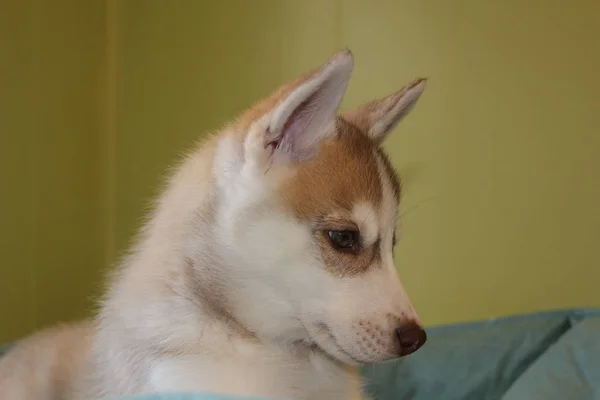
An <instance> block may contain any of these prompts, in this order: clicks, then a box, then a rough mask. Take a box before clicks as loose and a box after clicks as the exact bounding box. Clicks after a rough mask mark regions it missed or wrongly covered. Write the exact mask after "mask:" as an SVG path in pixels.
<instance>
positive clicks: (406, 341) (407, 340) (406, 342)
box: [396, 325, 427, 356]
mask: <svg viewBox="0 0 600 400" xmlns="http://www.w3.org/2000/svg"><path fill="white" fill-rule="evenodd" d="M396 335H397V336H398V339H399V340H400V356H406V355H409V354H412V353H414V352H415V351H417V350H419V349H420V348H421V346H423V344H424V343H425V341H427V333H425V330H423V328H421V327H420V326H418V325H406V326H401V327H399V328H396Z"/></svg>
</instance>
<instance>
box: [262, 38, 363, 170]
mask: <svg viewBox="0 0 600 400" xmlns="http://www.w3.org/2000/svg"><path fill="white" fill-rule="evenodd" d="M353 67H354V61H353V56H352V53H351V52H350V51H349V50H344V51H341V52H339V53H337V54H336V55H334V56H333V57H332V58H330V59H329V61H327V62H326V63H325V64H324V65H323V66H322V67H321V68H319V69H318V70H316V71H315V72H313V73H311V74H310V75H309V77H308V79H306V80H304V81H303V82H301V83H300V84H299V85H298V86H297V87H295V88H294V89H293V90H291V91H290V93H289V94H288V95H286V96H285V97H284V98H283V99H282V100H281V101H280V102H279V103H278V105H277V106H275V108H274V109H273V111H272V112H271V113H270V120H269V124H268V127H267V131H266V134H265V145H266V146H272V151H273V158H274V159H275V160H286V161H292V162H299V161H302V160H305V159H307V158H309V157H310V156H311V155H312V154H313V153H314V152H315V151H316V149H317V147H318V145H319V144H320V143H321V142H322V141H323V140H324V139H326V138H328V137H330V136H332V135H334V134H335V123H336V117H337V112H338V108H339V106H340V103H341V101H342V98H343V97H344V94H345V92H346V88H347V86H348V81H349V80H350V76H351V74H352V70H353Z"/></svg>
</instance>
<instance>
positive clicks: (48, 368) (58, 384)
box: [0, 321, 93, 400]
mask: <svg viewBox="0 0 600 400" xmlns="http://www.w3.org/2000/svg"><path fill="white" fill-rule="evenodd" d="M92 332H93V324H92V323H91V322H88V321H85V322H80V323H76V324H69V325H62V326H57V327H54V328H50V329H47V330H43V331H40V332H38V333H36V334H34V335H32V336H31V337H29V338H28V339H27V340H26V341H24V342H23V343H22V344H19V345H17V346H16V348H15V349H13V350H11V351H9V353H8V354H7V355H5V356H4V357H3V358H2V362H0V399H2V400H12V399H14V400H19V399H23V400H28V399H32V400H33V399H36V400H45V399H48V400H50V399H57V400H58V399H63V398H68V397H69V396H70V394H71V390H72V383H73V382H74V381H76V380H77V379H79V378H80V377H81V374H82V368H84V367H85V357H86V355H87V353H88V351H89V345H90V339H91V335H92ZM15 381H19V382H22V384H19V385H15V384H14V383H15Z"/></svg>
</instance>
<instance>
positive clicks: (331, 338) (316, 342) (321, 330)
mask: <svg viewBox="0 0 600 400" xmlns="http://www.w3.org/2000/svg"><path fill="white" fill-rule="evenodd" d="M315 327H316V330H317V333H318V335H319V336H321V338H320V339H317V338H315V337H314V336H313V335H310V334H309V336H310V339H311V342H312V343H311V347H313V348H316V349H317V350H319V351H321V352H322V353H324V354H326V355H327V356H329V357H331V358H334V359H336V360H338V361H342V362H344V363H348V364H364V362H362V361H360V360H359V359H357V358H356V357H355V356H353V355H352V354H350V353H349V352H348V351H346V350H345V349H344V348H343V347H342V346H341V345H340V344H339V342H338V340H337V339H336V337H335V335H334V334H333V332H332V331H331V329H330V328H329V326H327V324H324V323H322V322H320V323H317V324H316V325H315ZM325 346H327V347H332V348H333V349H326V348H325ZM332 350H334V351H332Z"/></svg>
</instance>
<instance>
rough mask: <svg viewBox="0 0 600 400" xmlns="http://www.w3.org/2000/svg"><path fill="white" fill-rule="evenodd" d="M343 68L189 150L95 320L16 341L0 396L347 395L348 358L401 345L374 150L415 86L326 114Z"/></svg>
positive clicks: (312, 76)
mask: <svg viewBox="0 0 600 400" xmlns="http://www.w3.org/2000/svg"><path fill="white" fill-rule="evenodd" d="M352 69H353V56H352V54H351V53H350V51H348V50H344V51H341V52H339V53H337V54H336V55H334V56H333V57H332V58H331V59H330V60H329V61H327V62H326V63H325V64H324V65H322V66H321V67H320V68H317V69H315V70H314V71H312V72H310V73H307V74H305V75H303V76H301V77H299V78H298V79H296V80H294V81H292V82H290V83H288V84H286V85H284V86H282V87H281V88H279V89H278V90H277V91H276V92H275V93H273V94H272V95H271V96H270V97H268V98H266V99H264V100H262V101H260V102H259V103H257V104H256V105H254V106H253V107H251V108H250V109H249V110H247V111H246V112H245V113H243V114H242V115H241V116H240V117H239V118H237V119H235V120H234V121H233V122H232V123H230V124H228V125H227V126H225V127H224V128H223V129H222V130H221V131H220V132H218V133H217V134H215V135H213V136H211V137H210V138H209V139H207V140H205V141H204V142H203V143H202V144H201V145H200V146H199V147H198V148H196V149H195V150H193V151H192V152H190V153H189V155H188V156H187V157H185V159H184V160H183V161H182V162H181V163H180V165H179V166H178V168H176V170H175V172H174V173H173V175H172V176H171V178H170V180H169V181H168V184H167V185H166V187H165V189H164V191H163V193H162V195H161V196H160V197H159V198H158V201H157V203H156V206H155V208H154V211H153V212H152V214H151V215H150V216H149V219H148V221H147V223H146V224H145V226H144V227H143V228H142V230H141V232H140V233H139V235H138V239H137V241H136V243H135V245H134V246H133V247H132V249H131V251H130V253H129V255H128V256H127V257H126V258H125V259H124V260H123V262H122V264H121V266H120V268H118V270H117V272H116V273H115V274H114V276H112V277H111V279H110V280H109V284H108V287H107V290H106V293H105V296H104V298H103V300H102V302H101V307H100V310H99V312H98V315H97V316H96V317H95V318H94V319H92V320H89V321H83V322H80V323H74V324H72V325H65V326H60V327H55V328H51V329H49V330H45V331H42V332H40V333H37V334H35V335H33V336H31V337H30V338H27V339H25V340H24V341H22V342H21V343H20V344H19V345H17V346H16V347H15V348H14V349H13V350H12V351H10V352H9V353H8V354H7V355H6V356H5V357H4V358H3V359H2V360H1V361H0V398H1V399H3V400H28V399H31V400H43V399H61V400H62V399H68V400H84V399H85V400H89V399H97V398H103V397H116V396H123V395H135V394H150V393H167V392H205V393H217V394H226V395H238V396H251V397H265V398H273V399H278V398H280V399H295V400H309V399H310V400H320V399H323V400H325V399H327V400H329V399H360V398H361V397H362V394H361V383H360V380H359V378H358V375H357V374H356V372H355V370H354V368H355V366H357V365H360V364H364V363H379V362H383V361H386V360H390V359H394V358H397V357H401V356H404V355H407V354H411V353H413V352H415V351H416V350H417V349H419V348H420V347H421V346H422V345H423V343H424V342H425V339H426V334H425V331H424V330H423V328H422V326H421V323H420V321H419V318H418V316H417V314H416V312H415V310H414V309H413V307H412V305H411V302H410V300H409V298H408V296H407V294H406V293H405V291H404V289H403V287H402V284H401V282H400V279H399V277H398V274H397V272H396V268H395V266H394V260H393V257H392V253H393V248H394V245H395V243H396V234H395V232H396V228H397V227H396V221H397V216H398V202H399V199H400V182H399V180H398V177H397V176H396V174H395V173H394V169H393V168H392V166H391V164H390V162H389V161H388V158H387V157H386V155H385V154H384V152H383V150H382V147H381V145H382V142H383V141H384V139H385V138H386V136H387V135H388V134H389V133H390V132H391V131H392V130H393V129H394V128H395V127H396V125H397V124H398V122H399V121H400V120H401V119H402V118H404V117H405V116H406V115H407V114H408V113H409V111H410V110H411V109H412V108H413V106H414V105H415V103H416V102H417V100H418V98H419V96H420V95H421V93H422V92H423V90H424V88H425V80H424V79H417V80H415V81H413V82H412V83H410V84H408V85H407V86H406V87H404V88H402V89H400V90H399V91H397V92H396V93H394V94H391V95H389V96H388V97H385V98H382V99H380V100H376V101H373V102H370V103H367V104H365V105H363V106H361V107H358V108H356V109H353V110H349V111H345V112H341V113H340V111H339V110H338V108H339V106H340V103H341V101H342V98H343V96H344V93H345V91H346V87H347V85H348V81H349V79H350V76H351V73H352Z"/></svg>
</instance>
